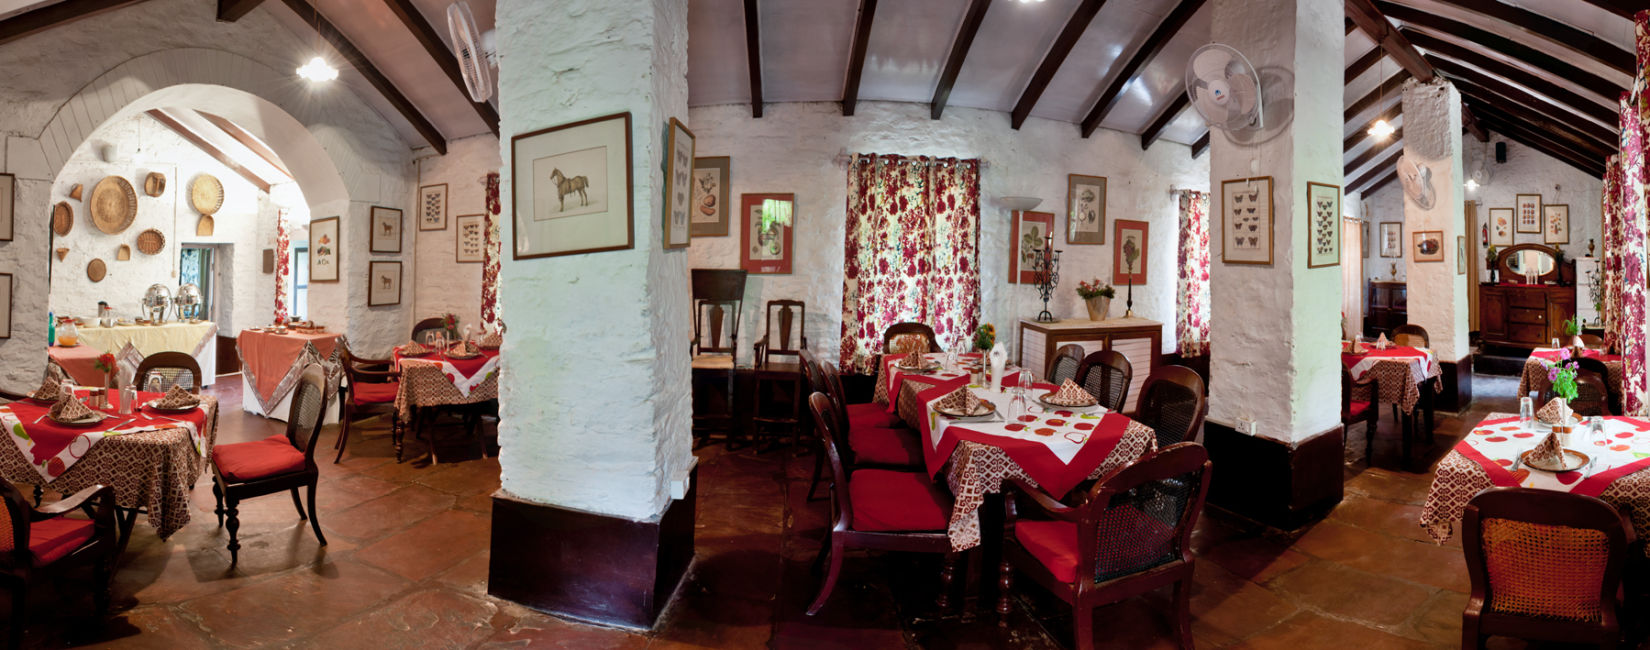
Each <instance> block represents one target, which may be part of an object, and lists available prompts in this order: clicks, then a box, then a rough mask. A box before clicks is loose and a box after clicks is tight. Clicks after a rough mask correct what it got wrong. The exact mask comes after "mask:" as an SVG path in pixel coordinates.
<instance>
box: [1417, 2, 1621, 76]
mask: <svg viewBox="0 0 1650 650" xmlns="http://www.w3.org/2000/svg"><path fill="white" fill-rule="evenodd" d="M1443 2H1446V3H1448V4H1452V5H1455V6H1457V7H1460V8H1462V9H1466V10H1468V11H1472V12H1474V13H1478V14H1482V15H1484V16H1489V17H1490V18H1494V19H1496V20H1499V21H1501V22H1504V23H1507V24H1509V25H1512V26H1514V27H1517V28H1519V29H1522V30H1524V31H1527V32H1529V33H1531V34H1536V35H1538V36H1544V37H1546V38H1547V40H1549V41H1551V42H1553V43H1556V44H1558V45H1561V46H1563V47H1566V48H1569V49H1570V50H1573V51H1575V52H1577V53H1580V54H1585V55H1587V56H1588V57H1589V58H1591V59H1593V60H1594V61H1598V62H1599V63H1603V64H1604V65H1607V66H1610V68H1612V69H1614V70H1616V71H1618V72H1621V73H1622V74H1626V75H1629V76H1631V75H1632V74H1633V68H1634V67H1635V66H1636V65H1637V64H1636V62H1635V61H1634V60H1633V53H1632V52H1629V51H1627V50H1624V49H1621V48H1619V47H1616V46H1615V45H1614V44H1612V43H1611V42H1609V41H1606V40H1604V39H1602V38H1599V37H1597V36H1594V35H1593V34H1592V33H1591V32H1587V31H1583V30H1580V29H1576V28H1574V27H1571V26H1569V25H1567V24H1565V23H1563V22H1561V21H1557V20H1553V19H1552V18H1548V17H1546V16H1544V15H1542V14H1538V13H1536V12H1534V11H1530V10H1528V9H1524V8H1522V7H1515V6H1513V5H1510V4H1505V3H1502V2H1500V1H1499V0H1443Z"/></svg>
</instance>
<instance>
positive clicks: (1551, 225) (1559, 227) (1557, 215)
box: [1541, 203, 1570, 244]
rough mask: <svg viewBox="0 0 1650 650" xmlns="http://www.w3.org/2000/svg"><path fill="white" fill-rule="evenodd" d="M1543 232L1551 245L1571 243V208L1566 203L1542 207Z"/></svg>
mask: <svg viewBox="0 0 1650 650" xmlns="http://www.w3.org/2000/svg"><path fill="white" fill-rule="evenodd" d="M1541 223H1542V226H1541V232H1542V233H1543V237H1544V238H1545V241H1546V242H1547V243H1549V244H1568V243H1570V206H1569V204H1566V203H1556V204H1547V205H1543V206H1541Z"/></svg>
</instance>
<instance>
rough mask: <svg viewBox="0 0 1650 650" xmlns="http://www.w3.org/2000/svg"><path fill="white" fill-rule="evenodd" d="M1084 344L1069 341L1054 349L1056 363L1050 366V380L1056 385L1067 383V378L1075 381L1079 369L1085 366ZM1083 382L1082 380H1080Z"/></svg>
mask: <svg viewBox="0 0 1650 650" xmlns="http://www.w3.org/2000/svg"><path fill="white" fill-rule="evenodd" d="M1083 356H1084V354H1083V346H1081V345H1077V344H1076V343H1068V344H1066V345H1062V346H1060V349H1058V350H1055V351H1054V363H1053V365H1051V366H1049V371H1048V381H1049V383H1051V384H1054V385H1055V386H1059V385H1060V384H1063V383H1065V381H1066V380H1067V379H1071V380H1073V381H1075V380H1076V379H1077V370H1078V369H1079V368H1081V367H1083ZM1079 383H1081V382H1079Z"/></svg>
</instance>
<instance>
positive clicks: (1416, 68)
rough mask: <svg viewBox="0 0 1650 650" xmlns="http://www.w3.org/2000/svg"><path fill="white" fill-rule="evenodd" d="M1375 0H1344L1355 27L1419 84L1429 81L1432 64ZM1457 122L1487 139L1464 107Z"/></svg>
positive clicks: (1435, 74) (1473, 133) (1431, 77)
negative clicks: (1378, 6)
mask: <svg viewBox="0 0 1650 650" xmlns="http://www.w3.org/2000/svg"><path fill="white" fill-rule="evenodd" d="M1375 1H1376V0H1346V14H1347V16H1348V17H1350V18H1352V20H1354V21H1356V22H1357V23H1358V29H1362V30H1363V31H1364V33H1365V34H1368V35H1369V37H1370V38H1372V39H1374V40H1375V42H1376V43H1378V44H1379V45H1380V47H1381V49H1383V50H1386V53H1387V55H1388V56H1391V57H1392V58H1393V60H1395V61H1397V62H1398V64H1399V65H1401V66H1403V67H1404V69H1405V70H1408V71H1409V72H1410V74H1412V75H1414V76H1415V78H1416V79H1417V80H1419V81H1420V82H1422V83H1427V82H1430V81H1432V79H1433V77H1436V76H1437V72H1436V71H1435V70H1433V69H1432V64H1430V63H1428V62H1427V60H1426V58H1424V57H1422V56H1421V52H1420V51H1419V50H1417V49H1415V44H1414V43H1411V42H1410V40H1409V38H1408V35H1409V32H1407V31H1400V30H1398V29H1396V28H1394V27H1393V26H1392V21H1390V20H1387V17H1386V14H1383V13H1381V10H1380V9H1379V8H1377V7H1376V6H1375ZM1461 122H1462V124H1463V125H1464V126H1465V127H1466V129H1467V132H1469V133H1471V134H1472V136H1473V137H1474V138H1477V139H1478V141H1479V142H1485V141H1488V140H1489V137H1490V136H1489V134H1488V133H1485V132H1484V129H1483V128H1482V127H1480V126H1478V120H1477V119H1474V117H1473V116H1472V114H1471V111H1467V110H1466V109H1465V107H1463V108H1462V114H1461Z"/></svg>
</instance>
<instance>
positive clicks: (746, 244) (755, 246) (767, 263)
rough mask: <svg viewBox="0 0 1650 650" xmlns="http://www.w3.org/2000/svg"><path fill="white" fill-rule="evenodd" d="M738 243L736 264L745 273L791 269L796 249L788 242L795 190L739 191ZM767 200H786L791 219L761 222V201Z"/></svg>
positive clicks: (777, 272)
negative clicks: (739, 235)
mask: <svg viewBox="0 0 1650 650" xmlns="http://www.w3.org/2000/svg"><path fill="white" fill-rule="evenodd" d="M739 199H740V201H739V203H740V210H739V213H740V223H741V228H740V231H741V233H743V234H742V237H741V240H740V243H741V244H742V245H741V246H740V247H739V250H740V252H739V263H740V267H741V268H743V269H745V272H746V273H756V274H774V275H785V274H789V273H790V272H791V262H792V260H793V259H795V257H796V249H795V248H794V247H792V245H791V236H792V231H793V230H795V229H796V227H795V226H796V195H795V194H776V193H770V194H741V195H739ZM768 201H783V202H788V203H790V208H791V223H789V224H785V223H779V222H776V223H772V224H769V225H768V226H767V227H766V228H764V227H763V225H762V209H763V205H764V204H766V203H767V202H768Z"/></svg>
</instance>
